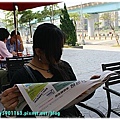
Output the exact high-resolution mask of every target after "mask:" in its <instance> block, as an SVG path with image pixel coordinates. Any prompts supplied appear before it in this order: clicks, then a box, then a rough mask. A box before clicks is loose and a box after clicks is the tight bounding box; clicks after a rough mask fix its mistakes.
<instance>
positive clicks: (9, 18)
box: [2, 11, 14, 31]
mask: <svg viewBox="0 0 120 120" xmlns="http://www.w3.org/2000/svg"><path fill="white" fill-rule="evenodd" d="M4 14H5V19H2V22H3V23H4V25H5V27H6V29H8V30H10V31H11V30H13V29H14V15H13V12H12V11H4Z"/></svg>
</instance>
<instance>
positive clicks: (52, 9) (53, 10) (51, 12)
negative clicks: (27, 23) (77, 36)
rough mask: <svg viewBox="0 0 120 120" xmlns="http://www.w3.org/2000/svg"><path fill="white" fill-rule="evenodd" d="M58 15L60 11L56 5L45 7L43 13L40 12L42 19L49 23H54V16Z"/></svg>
mask: <svg viewBox="0 0 120 120" xmlns="http://www.w3.org/2000/svg"><path fill="white" fill-rule="evenodd" d="M60 14H61V10H60V8H59V6H58V5H57V4H54V5H50V6H45V7H44V9H43V11H41V15H42V17H43V19H44V20H45V19H46V18H47V17H48V18H49V19H50V22H51V23H54V16H56V15H60Z"/></svg>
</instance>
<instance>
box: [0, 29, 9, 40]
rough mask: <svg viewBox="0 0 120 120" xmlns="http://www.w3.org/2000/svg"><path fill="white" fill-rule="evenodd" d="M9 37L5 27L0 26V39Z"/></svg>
mask: <svg viewBox="0 0 120 120" xmlns="http://www.w3.org/2000/svg"><path fill="white" fill-rule="evenodd" d="M8 37H9V32H8V31H7V29H5V28H0V41H4V40H5V39H7V38H8Z"/></svg>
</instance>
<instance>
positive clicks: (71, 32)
mask: <svg viewBox="0 0 120 120" xmlns="http://www.w3.org/2000/svg"><path fill="white" fill-rule="evenodd" d="M61 12H62V14H61V15H60V28H61V29H62V30H63V32H64V33H65V35H66V43H67V44H68V45H70V44H71V45H72V46H75V44H76V42H77V36H76V30H75V26H74V24H73V20H70V16H69V14H68V11H67V8H66V5H65V4H64V9H62V10H61Z"/></svg>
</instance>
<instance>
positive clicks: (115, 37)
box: [110, 24, 120, 45]
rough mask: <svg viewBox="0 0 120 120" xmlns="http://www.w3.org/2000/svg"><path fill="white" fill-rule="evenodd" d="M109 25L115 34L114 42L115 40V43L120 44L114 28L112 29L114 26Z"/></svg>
mask: <svg viewBox="0 0 120 120" xmlns="http://www.w3.org/2000/svg"><path fill="white" fill-rule="evenodd" d="M110 27H111V29H112V31H113V35H114V36H115V39H116V42H117V45H120V44H119V41H118V36H117V35H116V33H115V29H114V27H113V26H112V25H111V24H110Z"/></svg>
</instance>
